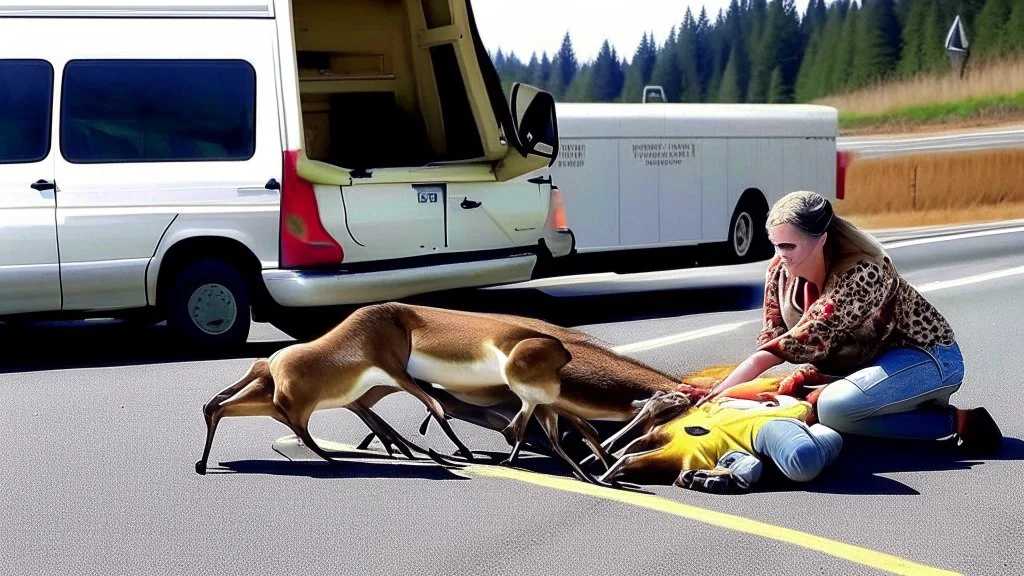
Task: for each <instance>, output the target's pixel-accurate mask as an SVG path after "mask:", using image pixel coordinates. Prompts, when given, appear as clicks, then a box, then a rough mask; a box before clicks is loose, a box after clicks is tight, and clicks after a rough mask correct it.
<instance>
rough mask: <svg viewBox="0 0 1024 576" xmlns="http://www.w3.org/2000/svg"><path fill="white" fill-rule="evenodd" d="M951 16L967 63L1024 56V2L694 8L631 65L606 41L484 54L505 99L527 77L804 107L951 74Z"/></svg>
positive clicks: (597, 97)
mask: <svg viewBox="0 0 1024 576" xmlns="http://www.w3.org/2000/svg"><path fill="white" fill-rule="evenodd" d="M958 15H959V16H960V19H961V22H962V23H963V26H964V30H965V32H966V34H967V39H968V41H969V44H970V49H971V61H975V60H978V59H981V60H985V59H990V58H1000V57H1005V56H1008V55H1013V54H1018V53H1021V52H1024V0H857V1H855V0H833V1H831V2H828V3H826V2H825V0H810V2H809V3H808V5H807V10H806V11H805V12H804V14H802V15H801V14H799V13H798V11H797V9H796V7H795V4H794V0H732V2H731V3H730V4H729V7H728V8H727V9H725V10H719V12H718V14H717V15H716V17H715V19H714V20H713V21H712V20H710V19H709V16H708V14H707V11H706V10H705V9H704V8H703V7H702V8H701V11H700V13H699V14H698V15H697V16H696V17H695V16H694V15H693V12H692V11H691V10H690V8H687V9H686V12H685V13H684V15H683V19H682V22H681V23H680V24H679V25H678V26H673V27H672V29H671V31H670V32H669V34H668V37H667V38H665V39H664V40H663V41H660V42H659V40H658V39H656V38H654V37H653V35H649V34H644V36H643V38H642V39H641V40H640V45H639V46H638V47H637V48H636V51H635V52H634V53H633V55H632V58H630V59H627V58H625V57H623V56H621V55H620V54H618V53H617V52H616V50H615V48H613V47H612V46H611V44H610V43H609V42H608V41H607V40H606V41H605V42H604V44H603V45H602V47H601V50H600V52H599V53H598V55H597V57H596V58H594V60H593V61H590V62H580V61H579V60H578V59H577V57H576V54H575V51H574V49H573V46H572V39H571V37H570V35H569V34H568V33H566V35H565V37H564V38H563V39H562V44H561V47H560V48H559V50H558V52H556V53H555V54H554V55H553V56H552V57H549V56H548V54H547V52H544V53H543V54H542V55H541V57H540V58H538V57H537V55H536V53H534V54H532V55H531V57H530V59H529V61H527V62H523V61H522V60H521V59H520V58H519V57H518V56H517V55H516V54H515V53H510V54H505V53H503V52H502V51H501V50H499V51H498V52H497V54H494V55H492V60H493V61H494V64H495V67H496V68H497V70H498V74H499V75H500V76H501V78H502V82H503V83H504V84H505V88H506V93H507V90H508V88H509V86H510V85H511V83H512V82H526V83H529V84H533V85H535V86H538V87H540V88H543V89H545V90H548V91H550V92H551V93H552V94H554V95H555V97H556V98H557V99H558V100H560V101H568V102H640V101H641V95H642V91H643V87H644V86H646V85H659V86H662V87H663V88H664V90H665V96H666V97H667V98H668V100H669V101H671V102H770V103H792V102H807V101H811V100H814V99H816V98H820V97H823V96H828V95H834V94H837V93H843V92H847V91H852V90H856V89H858V88H862V87H865V86H867V85H870V84H874V83H877V82H884V81H888V80H892V79H897V78H906V77H910V76H913V75H915V74H919V73H930V72H937V71H942V70H949V69H950V64H949V61H948V60H947V56H946V51H945V47H944V41H945V38H946V33H947V32H948V31H949V28H950V26H951V25H952V24H953V21H954V19H955V17H956V16H958Z"/></svg>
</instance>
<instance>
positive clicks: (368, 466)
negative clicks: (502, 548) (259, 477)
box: [207, 458, 468, 480]
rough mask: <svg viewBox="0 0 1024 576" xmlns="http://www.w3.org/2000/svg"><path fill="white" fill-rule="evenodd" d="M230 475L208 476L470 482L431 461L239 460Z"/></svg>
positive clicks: (225, 464) (214, 471) (230, 468)
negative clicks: (254, 475) (233, 474)
mask: <svg viewBox="0 0 1024 576" xmlns="http://www.w3.org/2000/svg"><path fill="white" fill-rule="evenodd" d="M219 465H220V466H221V467H223V468H226V469H227V470H228V471H229V472H225V471H222V470H218V469H216V468H210V469H209V470H207V474H226V473H236V474H264V475H272V476H303V477H306V478H329V479H348V478H392V479H395V478H403V479H406V478H418V479H422V480H468V478H466V477H464V476H460V475H458V474H455V473H454V472H452V471H450V470H448V469H447V468H442V467H441V466H438V465H436V464H434V463H433V462H430V461H427V463H426V464H424V463H414V462H410V461H409V460H405V459H401V458H396V459H395V460H394V461H388V460H385V461H377V462H368V461H366V460H344V461H340V462H318V461H307V460H297V461H288V460H235V461H231V462H220V463H219Z"/></svg>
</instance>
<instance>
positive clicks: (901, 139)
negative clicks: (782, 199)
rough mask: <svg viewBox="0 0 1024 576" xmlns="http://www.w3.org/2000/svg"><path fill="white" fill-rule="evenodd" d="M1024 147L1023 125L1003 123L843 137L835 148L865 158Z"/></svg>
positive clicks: (838, 140) (837, 141)
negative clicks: (967, 128) (965, 128)
mask: <svg viewBox="0 0 1024 576" xmlns="http://www.w3.org/2000/svg"><path fill="white" fill-rule="evenodd" d="M1020 146H1024V127H1020V126H1003V127H999V128H991V129H973V130H970V131H954V132H946V133H940V134H931V135H921V136H916V135H897V136H857V137H854V136H844V137H840V138H838V139H837V140H836V148H838V149H839V150H849V151H852V152H857V153H858V154H859V155H861V156H864V157H872V156H875V157H879V156H892V155H896V154H909V153H923V152H963V151H967V150H988V149H993V148H1015V147H1020Z"/></svg>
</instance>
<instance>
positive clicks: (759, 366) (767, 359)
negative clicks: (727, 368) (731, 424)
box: [707, 350, 782, 400]
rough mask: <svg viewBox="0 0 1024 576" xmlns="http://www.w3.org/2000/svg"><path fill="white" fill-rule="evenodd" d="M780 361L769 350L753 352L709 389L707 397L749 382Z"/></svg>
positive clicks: (780, 360) (780, 359) (780, 361)
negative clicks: (719, 382)
mask: <svg viewBox="0 0 1024 576" xmlns="http://www.w3.org/2000/svg"><path fill="white" fill-rule="evenodd" d="M781 363H782V358H779V357H778V356H776V355H774V354H772V353H771V352H767V351H764V350H759V351H757V352H754V353H753V354H751V355H750V356H749V357H747V359H746V360H744V361H743V363H742V364H740V365H739V366H737V367H736V369H735V370H733V371H732V374H729V376H728V377H726V379H725V380H722V382H721V384H719V385H718V386H715V387H714V389H713V390H711V393H709V394H708V395H707V399H708V400H710V399H711V397H713V396H717V395H718V394H721V393H722V392H724V391H725V390H728V389H729V388H732V387H733V386H735V385H737V384H742V383H744V382H749V381H750V380H753V379H754V378H757V377H758V376H760V375H761V374H763V373H764V372H765V370H768V369H769V368H772V367H774V366H778V365H779V364H781Z"/></svg>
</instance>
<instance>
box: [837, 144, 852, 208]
mask: <svg viewBox="0 0 1024 576" xmlns="http://www.w3.org/2000/svg"><path fill="white" fill-rule="evenodd" d="M849 164H850V153H849V152H836V200H842V199H843V198H845V197H846V167H847V166H849Z"/></svg>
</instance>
